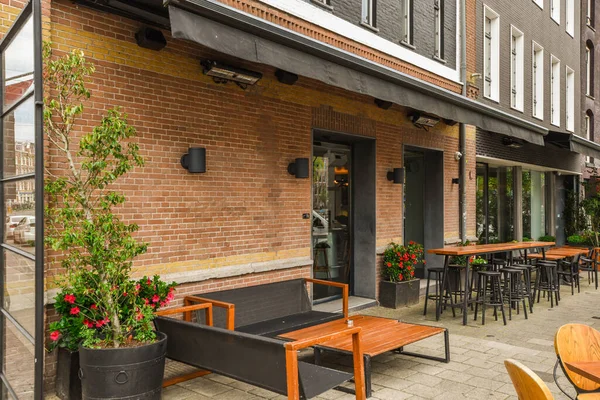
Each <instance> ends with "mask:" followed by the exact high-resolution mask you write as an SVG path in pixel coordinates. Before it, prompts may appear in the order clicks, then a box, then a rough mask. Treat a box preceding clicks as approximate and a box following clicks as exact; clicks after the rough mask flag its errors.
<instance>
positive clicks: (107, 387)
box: [79, 332, 167, 400]
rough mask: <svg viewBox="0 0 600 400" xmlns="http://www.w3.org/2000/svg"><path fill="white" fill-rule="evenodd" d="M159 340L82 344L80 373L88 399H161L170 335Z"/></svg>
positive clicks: (83, 390)
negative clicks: (121, 345) (112, 345)
mask: <svg viewBox="0 0 600 400" xmlns="http://www.w3.org/2000/svg"><path fill="white" fill-rule="evenodd" d="M156 339H157V340H156V342H155V343H151V344H148V345H144V346H139V347H124V348H118V349H88V348H85V347H80V348H79V365H80V370H79V377H80V378H81V387H82V392H83V399H84V400H95V399H144V400H150V399H156V400H160V393H161V389H162V381H163V375H164V371H165V353H166V351H167V336H166V335H165V334H163V333H161V332H156Z"/></svg>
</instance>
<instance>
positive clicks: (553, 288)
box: [534, 260, 560, 308]
mask: <svg viewBox="0 0 600 400" xmlns="http://www.w3.org/2000/svg"><path fill="white" fill-rule="evenodd" d="M536 265H537V267H538V270H537V275H536V278H535V289H534V290H535V292H536V293H537V302H538V303H539V302H540V295H541V292H544V297H546V296H548V299H549V300H550V308H553V307H554V300H556V305H558V300H559V299H560V297H559V296H560V293H559V290H560V285H559V282H558V274H557V271H556V268H557V267H556V262H554V261H544V260H539V261H538V262H537V263H536ZM552 295H554V297H552Z"/></svg>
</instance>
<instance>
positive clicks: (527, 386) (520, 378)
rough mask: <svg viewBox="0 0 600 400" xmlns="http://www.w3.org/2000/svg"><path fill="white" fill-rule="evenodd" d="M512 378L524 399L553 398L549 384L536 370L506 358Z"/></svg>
mask: <svg viewBox="0 0 600 400" xmlns="http://www.w3.org/2000/svg"><path fill="white" fill-rule="evenodd" d="M504 366H505V367H506V370H507V371H508V375H509V376H510V380H511V381H512V383H513V386H514V387H515V390H516V391H517V397H518V398H519V399H522V400H552V399H553V398H554V397H553V396H552V393H550V389H548V385H546V384H545V383H544V381H542V380H541V379H540V377H539V376H537V375H536V373H535V372H533V371H532V370H530V369H529V368H527V367H526V366H525V365H523V364H521V363H520V362H518V361H515V360H504Z"/></svg>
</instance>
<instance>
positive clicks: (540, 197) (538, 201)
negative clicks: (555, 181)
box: [523, 171, 546, 240]
mask: <svg viewBox="0 0 600 400" xmlns="http://www.w3.org/2000/svg"><path fill="white" fill-rule="evenodd" d="M545 234H546V183H545V175H544V173H543V172H538V171H523V237H524V238H525V237H528V238H531V239H534V240H537V239H539V237H540V236H543V235H545Z"/></svg>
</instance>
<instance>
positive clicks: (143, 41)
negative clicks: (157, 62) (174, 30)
mask: <svg viewBox="0 0 600 400" xmlns="http://www.w3.org/2000/svg"><path fill="white" fill-rule="evenodd" d="M135 41H136V42H137V44H138V46H140V47H143V48H145V49H150V50H156V51H158V50H161V49H163V48H164V47H165V46H166V45H167V39H165V35H163V33H162V32H161V31H159V30H158V29H153V28H149V27H143V28H141V29H140V30H139V31H137V32H136V33H135Z"/></svg>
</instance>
